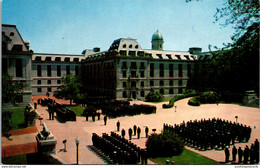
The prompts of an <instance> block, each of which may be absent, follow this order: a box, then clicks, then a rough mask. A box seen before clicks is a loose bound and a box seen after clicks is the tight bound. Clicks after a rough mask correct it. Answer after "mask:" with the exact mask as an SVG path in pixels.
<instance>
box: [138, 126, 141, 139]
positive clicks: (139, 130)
mask: <svg viewBox="0 0 260 168" xmlns="http://www.w3.org/2000/svg"><path fill="white" fill-rule="evenodd" d="M140 134H141V128H140V127H138V128H137V138H138V139H140Z"/></svg>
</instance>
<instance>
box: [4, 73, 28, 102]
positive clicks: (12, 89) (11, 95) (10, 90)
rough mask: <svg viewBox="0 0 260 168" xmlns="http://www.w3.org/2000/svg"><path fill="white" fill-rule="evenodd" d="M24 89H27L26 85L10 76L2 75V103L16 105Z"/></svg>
mask: <svg viewBox="0 0 260 168" xmlns="http://www.w3.org/2000/svg"><path fill="white" fill-rule="evenodd" d="M24 87H26V85H25V84H24V83H22V82H21V81H16V80H14V79H13V78H12V76H10V75H9V74H7V75H2V102H3V103H9V102H11V103H12V104H16V100H17V98H18V96H20V95H21V93H22V91H23V89H24Z"/></svg>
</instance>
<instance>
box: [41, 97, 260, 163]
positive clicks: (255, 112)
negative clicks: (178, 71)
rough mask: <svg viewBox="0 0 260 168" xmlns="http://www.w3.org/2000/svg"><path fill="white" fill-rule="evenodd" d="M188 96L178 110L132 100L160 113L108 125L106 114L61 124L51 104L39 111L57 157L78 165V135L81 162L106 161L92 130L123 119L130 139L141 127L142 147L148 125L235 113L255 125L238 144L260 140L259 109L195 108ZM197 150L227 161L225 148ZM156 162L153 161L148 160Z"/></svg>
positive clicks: (229, 106) (101, 129)
mask: <svg viewBox="0 0 260 168" xmlns="http://www.w3.org/2000/svg"><path fill="white" fill-rule="evenodd" d="M187 101H188V99H183V100H180V101H178V102H176V103H175V106H177V108H176V109H177V110H176V112H175V109H174V108H171V109H163V108H162V104H163V103H156V104H155V103H146V102H140V101H132V102H131V104H134V103H136V104H141V103H142V104H151V105H155V106H156V107H157V112H156V114H150V115H144V114H141V115H136V116H125V117H118V118H114V119H108V122H107V125H106V126H105V125H104V121H103V116H101V119H100V120H96V122H92V120H91V118H89V119H90V120H89V121H86V120H85V117H77V121H76V122H66V123H60V122H58V120H57V119H56V118H55V120H49V119H48V118H49V115H48V112H47V111H46V109H47V107H42V106H38V111H39V113H40V114H41V115H42V117H43V121H44V122H45V123H46V124H47V127H48V128H49V130H50V131H51V132H52V133H53V134H54V136H55V138H56V139H57V146H56V156H57V157H58V158H59V159H61V160H63V161H64V163H67V164H74V163H75V162H76V145H75V138H76V137H77V136H78V137H79V139H80V144H79V162H80V164H106V163H105V162H104V161H103V160H102V159H101V158H100V157H99V156H97V155H96V154H95V153H93V152H92V151H90V150H89V148H88V146H89V145H92V140H91V137H92V133H97V134H99V135H102V133H108V134H110V132H111V131H116V122H117V121H120V123H121V126H120V129H122V128H124V129H125V130H126V138H128V134H127V132H128V128H130V127H133V125H134V124H136V125H137V126H139V127H140V128H141V139H137V138H136V136H134V137H133V139H132V142H133V143H136V144H137V145H138V146H140V147H143V148H144V147H145V142H146V138H145V133H144V127H145V126H148V127H149V130H150V132H151V130H152V129H156V132H158V133H159V132H161V130H162V129H163V123H167V124H170V125H174V124H180V123H181V122H183V121H185V122H187V121H189V120H195V119H198V120H200V119H201V118H205V119H208V118H213V117H215V118H222V119H225V120H229V121H232V122H235V121H236V119H235V116H238V122H239V123H241V124H244V125H247V126H250V127H251V128H252V133H251V138H250V140H249V142H248V143H240V144H236V146H237V147H239V146H241V147H242V148H243V149H244V147H245V145H248V146H251V143H253V142H254V141H255V139H256V138H258V139H259V121H260V120H259V108H251V107H244V106H239V105H233V104H219V105H216V104H206V105H201V106H200V107H193V106H189V105H188V104H187ZM36 124H37V127H38V128H39V130H42V126H40V123H39V121H37V123H36ZM118 133H119V134H120V132H118ZM65 139H66V140H67V152H64V151H63V150H62V149H64V145H63V143H62V141H63V140H65ZM188 149H190V150H192V151H194V152H197V153H199V154H201V155H204V156H206V157H208V158H211V159H213V160H216V161H218V162H224V159H225V156H224V151H223V150H221V151H217V150H209V151H198V150H194V149H193V148H188ZM148 164H152V162H148Z"/></svg>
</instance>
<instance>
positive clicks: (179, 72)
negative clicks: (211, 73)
mask: <svg viewBox="0 0 260 168" xmlns="http://www.w3.org/2000/svg"><path fill="white" fill-rule="evenodd" d="M151 42H152V45H151V46H152V49H151V50H149V49H142V47H141V46H140V45H139V44H138V42H137V40H135V39H131V38H120V39H117V40H115V41H114V42H113V43H112V45H111V46H110V48H109V49H108V50H107V51H100V49H99V48H94V49H93V50H84V51H83V52H82V54H79V55H69V54H47V53H33V51H31V50H30V49H29V43H28V42H25V41H24V40H23V39H22V36H21V35H20V33H19V32H18V30H17V28H16V26H15V25H7V24H3V25H2V51H3V54H2V72H3V74H6V73H8V74H10V75H11V76H12V77H13V78H14V80H20V81H22V82H24V83H26V84H27V87H26V88H25V89H24V91H23V96H22V97H20V99H19V100H17V102H20V105H21V106H23V107H24V105H26V104H28V103H30V101H31V98H32V95H44V94H46V93H47V92H49V93H51V94H53V93H54V92H55V91H56V89H57V87H58V86H60V85H61V78H62V77H63V76H64V75H65V74H70V73H71V74H74V75H79V74H82V77H83V78H82V79H83V80H84V82H85V83H84V86H85V89H86V90H87V91H88V94H89V95H94V96H107V97H111V98H115V99H125V100H127V99H129V98H132V99H141V100H144V99H145V96H146V95H147V94H148V93H149V92H150V91H151V90H155V91H158V92H160V93H162V94H163V95H164V96H165V97H171V96H174V95H177V94H181V93H183V92H184V91H185V89H186V87H187V81H188V80H189V76H190V74H191V71H192V69H193V68H194V64H195V62H196V61H197V60H198V56H201V55H202V56H203V53H201V48H190V49H189V51H184V52H177V51H165V50H163V43H164V40H163V36H162V34H161V33H160V32H159V31H158V30H157V31H156V32H155V33H154V34H153V36H152V41H151ZM204 57H205V56H203V57H200V58H204Z"/></svg>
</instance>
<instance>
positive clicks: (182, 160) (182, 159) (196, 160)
mask: <svg viewBox="0 0 260 168" xmlns="http://www.w3.org/2000/svg"><path fill="white" fill-rule="evenodd" d="M149 159H150V160H151V161H153V162H155V163H157V164H158V165H165V164H166V160H170V161H174V162H175V164H176V165H217V164H220V163H218V162H216V161H214V160H211V159H209V158H207V157H205V156H202V155H199V154H197V153H194V152H192V151H190V150H187V149H183V152H182V154H181V155H179V156H173V157H162V158H161V157H160V158H149Z"/></svg>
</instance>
